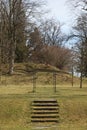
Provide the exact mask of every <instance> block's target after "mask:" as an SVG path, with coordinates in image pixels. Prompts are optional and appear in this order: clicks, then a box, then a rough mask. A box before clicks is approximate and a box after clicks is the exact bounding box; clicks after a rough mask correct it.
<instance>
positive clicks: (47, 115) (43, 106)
mask: <svg viewBox="0 0 87 130" xmlns="http://www.w3.org/2000/svg"><path fill="white" fill-rule="evenodd" d="M58 119H59V105H58V103H57V100H55V99H45V100H44V99H43V100H41V99H40V100H34V101H33V102H32V112H31V122H58Z"/></svg>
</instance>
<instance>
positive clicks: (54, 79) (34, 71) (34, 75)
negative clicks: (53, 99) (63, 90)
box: [28, 69, 61, 92]
mask: <svg viewBox="0 0 87 130" xmlns="http://www.w3.org/2000/svg"><path fill="white" fill-rule="evenodd" d="M28 72H31V73H32V74H33V92H36V80H37V77H36V74H37V73H38V72H49V73H52V74H53V76H52V77H53V88H54V92H56V75H57V73H59V72H61V71H58V70H50V69H33V70H31V71H28Z"/></svg>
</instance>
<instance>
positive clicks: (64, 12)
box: [47, 0, 72, 31]
mask: <svg viewBox="0 0 87 130" xmlns="http://www.w3.org/2000/svg"><path fill="white" fill-rule="evenodd" d="M47 2H48V3H47V5H48V8H49V9H50V15H51V16H53V17H54V18H56V19H58V20H59V21H60V22H62V23H65V24H66V25H65V28H64V31H68V30H69V28H70V24H71V19H72V16H71V14H70V9H69V7H68V5H67V3H66V0H47Z"/></svg>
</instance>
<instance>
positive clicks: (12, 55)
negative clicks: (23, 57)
mask: <svg viewBox="0 0 87 130" xmlns="http://www.w3.org/2000/svg"><path fill="white" fill-rule="evenodd" d="M14 59H15V47H14V46H13V44H12V45H11V48H10V56H9V74H13V72H14Z"/></svg>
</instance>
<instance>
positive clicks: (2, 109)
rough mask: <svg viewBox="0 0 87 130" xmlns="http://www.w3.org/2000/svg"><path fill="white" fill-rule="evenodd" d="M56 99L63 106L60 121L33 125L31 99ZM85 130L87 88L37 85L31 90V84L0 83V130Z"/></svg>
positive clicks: (86, 120)
mask: <svg viewBox="0 0 87 130" xmlns="http://www.w3.org/2000/svg"><path fill="white" fill-rule="evenodd" d="M39 98H40V99H41V98H42V99H43V98H55V99H57V100H58V103H59V105H60V121H59V123H58V124H56V123H54V124H52V123H45V124H39V123H38V124H33V123H31V122H30V112H31V106H30V104H31V102H32V101H33V100H34V99H39ZM37 129H43V130H54V129H55V130H57V129H59V130H86V129H87V88H86V87H84V88H82V89H80V88H79V86H74V87H71V86H67V85H65V86H64V85H57V92H56V93H55V92H54V91H53V86H52V85H38V86H37V89H36V93H32V84H29V85H7V86H5V85H2V86H0V130H37Z"/></svg>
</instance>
